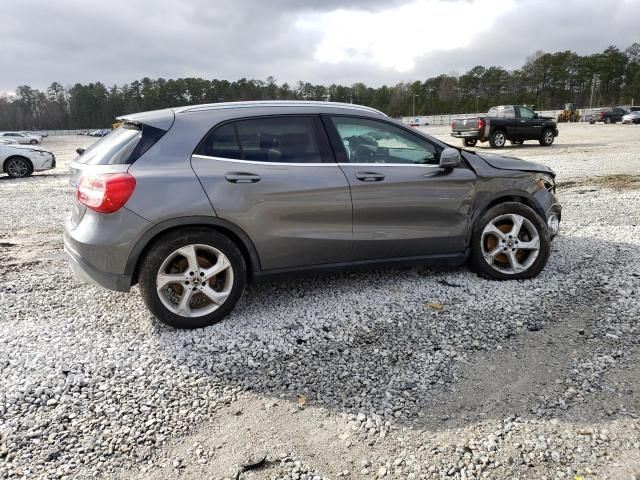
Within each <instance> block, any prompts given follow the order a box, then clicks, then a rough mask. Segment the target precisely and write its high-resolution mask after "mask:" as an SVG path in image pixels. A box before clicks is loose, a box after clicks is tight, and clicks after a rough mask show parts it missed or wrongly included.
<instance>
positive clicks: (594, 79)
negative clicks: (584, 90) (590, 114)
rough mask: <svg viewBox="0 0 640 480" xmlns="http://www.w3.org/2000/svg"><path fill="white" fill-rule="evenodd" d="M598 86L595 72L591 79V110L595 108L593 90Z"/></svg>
mask: <svg viewBox="0 0 640 480" xmlns="http://www.w3.org/2000/svg"><path fill="white" fill-rule="evenodd" d="M595 86H596V74H595V73H594V74H593V80H592V81H591V98H589V110H591V109H592V108H593V90H594V88H595Z"/></svg>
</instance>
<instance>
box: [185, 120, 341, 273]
mask: <svg viewBox="0 0 640 480" xmlns="http://www.w3.org/2000/svg"><path fill="white" fill-rule="evenodd" d="M191 165H192V167H193V169H194V171H195V172H196V174H197V175H198V178H199V179H200V182H201V183H202V186H203V187H204V189H205V191H206V193H207V195H208V197H209V200H210V201H211V204H212V206H213V208H214V210H215V212H216V214H217V215H218V217H220V218H223V219H225V220H228V221H230V222H232V223H233V224H235V225H237V226H238V227H240V228H241V229H242V230H244V232H246V233H247V235H248V236H249V238H251V240H252V241H253V243H254V245H255V247H256V250H257V251H258V255H259V257H260V263H261V267H262V269H263V270H277V269H285V268H295V267H304V266H312V265H322V264H329V263H338V262H346V261H349V260H350V259H351V243H352V212H351V196H350V193H349V184H348V182H347V179H346V178H345V175H344V173H343V172H342V170H340V168H339V167H338V165H337V164H336V163H335V160H334V159H333V157H332V154H331V148H330V146H329V144H328V140H327V138H326V134H325V133H324V131H323V129H322V126H321V124H320V117H318V116H305V115H280V116H269V117H259V118H255V117H254V118H247V119H242V120H235V121H232V122H228V123H224V124H222V125H219V126H217V127H216V128H215V129H214V130H212V131H211V132H210V133H209V134H208V135H207V136H206V137H205V138H204V140H203V141H202V142H201V144H200V145H199V146H198V148H197V150H196V152H195V154H194V155H193V157H192V159H191Z"/></svg>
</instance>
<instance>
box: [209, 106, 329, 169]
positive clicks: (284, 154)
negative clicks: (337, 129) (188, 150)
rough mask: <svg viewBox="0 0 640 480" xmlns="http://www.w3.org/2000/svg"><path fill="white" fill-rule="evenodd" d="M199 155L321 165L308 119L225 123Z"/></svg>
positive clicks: (292, 117) (268, 118)
mask: <svg viewBox="0 0 640 480" xmlns="http://www.w3.org/2000/svg"><path fill="white" fill-rule="evenodd" d="M196 153H198V154H200V155H208V156H212V157H221V158H230V159H236V160H249V161H254V162H276V163H321V162H322V156H321V154H320V148H319V147H318V141H317V139H316V133H315V126H314V123H313V119H312V118H311V117H299V116H289V117H267V118H255V119H249V120H239V121H237V122H231V123H227V124H225V125H222V126H221V127H219V128H216V129H215V130H214V131H213V132H211V133H210V134H209V135H208V136H207V137H206V138H205V139H204V141H203V142H202V144H201V145H200V147H199V148H198V150H197V152H196Z"/></svg>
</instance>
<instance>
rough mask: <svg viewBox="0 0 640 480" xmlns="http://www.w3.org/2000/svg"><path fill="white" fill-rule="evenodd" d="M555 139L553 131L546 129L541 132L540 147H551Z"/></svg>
mask: <svg viewBox="0 0 640 480" xmlns="http://www.w3.org/2000/svg"><path fill="white" fill-rule="evenodd" d="M555 138H556V136H555V135H554V133H553V130H551V129H550V128H548V129H546V130H545V131H544V132H542V137H540V145H542V146H543V147H549V146H551V144H552V143H553V140H554V139H555Z"/></svg>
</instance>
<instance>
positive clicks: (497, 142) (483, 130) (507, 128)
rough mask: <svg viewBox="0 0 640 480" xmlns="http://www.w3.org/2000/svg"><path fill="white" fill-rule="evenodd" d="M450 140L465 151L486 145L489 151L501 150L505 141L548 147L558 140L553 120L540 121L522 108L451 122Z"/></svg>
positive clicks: (505, 108)
mask: <svg viewBox="0 0 640 480" xmlns="http://www.w3.org/2000/svg"><path fill="white" fill-rule="evenodd" d="M451 136H452V137H455V138H461V139H462V143H463V144H464V146H466V147H473V146H475V145H476V143H477V142H478V141H480V142H487V141H488V142H489V144H490V145H491V147H493V148H502V147H504V146H505V144H506V143H507V140H509V141H511V144H513V145H519V144H522V143H523V142H525V141H526V140H537V141H538V142H540V145H542V146H545V147H548V146H549V145H551V144H552V143H553V140H554V139H555V137H557V136H558V126H557V124H556V121H555V120H554V119H553V118H551V117H541V116H539V115H538V114H537V113H536V112H534V111H533V110H531V109H530V108H528V107H525V106H523V105H501V106H499V107H493V108H491V109H490V110H489V111H488V112H487V114H486V115H485V116H483V117H472V118H465V119H456V120H454V121H453V122H451Z"/></svg>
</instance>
